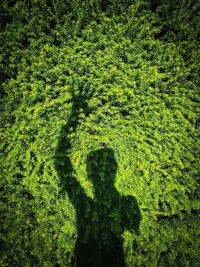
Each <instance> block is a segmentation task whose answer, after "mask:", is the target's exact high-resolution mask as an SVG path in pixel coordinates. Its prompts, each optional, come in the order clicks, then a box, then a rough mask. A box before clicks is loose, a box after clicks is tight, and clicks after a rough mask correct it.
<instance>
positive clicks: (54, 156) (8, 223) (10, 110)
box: [0, 0, 200, 266]
mask: <svg viewBox="0 0 200 267" xmlns="http://www.w3.org/2000/svg"><path fill="white" fill-rule="evenodd" d="M0 9H1V11H2V12H0V13H1V15H0V26H1V33H0V50H1V54H0V67H1V72H0V85H1V92H0V95H1V114H2V115H1V118H0V121H1V136H0V138H1V221H2V228H1V244H2V245H1V259H0V263H1V266H68V265H69V266H70V265H71V264H74V262H75V260H74V256H73V255H74V248H75V243H76V240H77V235H78V231H77V224H76V211H75V206H74V205H73V201H70V199H69V191H68V192H67V190H66V187H68V183H67V181H68V180H71V179H72V180H73V179H75V180H76V181H77V184H78V188H77V187H73V189H74V190H75V194H77V195H78V194H79V191H80V188H82V189H83V190H84V192H85V195H86V197H87V198H88V199H91V200H92V199H95V191H94V186H93V183H92V181H91V179H88V170H87V165H88V164H87V161H88V155H90V154H91V153H92V151H98V150H101V149H107V151H113V154H114V157H115V160H116V165H117V167H116V168H117V171H116V177H115V188H116V190H117V191H118V192H119V194H121V196H123V197H125V196H127V197H128V196H132V197H134V199H136V201H137V203H138V207H139V209H140V213H141V220H140V223H139V233H138V232H137V231H133V232H131V231H128V230H126V229H125V231H124V232H123V234H122V236H123V251H124V258H125V262H126V264H127V266H197V264H198V262H199V260H200V259H199V256H198V254H199V253H198V251H199V239H198V233H199V226H200V225H199V219H198V210H199V190H198V179H197V178H198V175H199V166H200V165H199V162H198V153H199V144H200V143H199V129H198V126H199V109H200V106H199V100H200V95H199V76H198V73H199V62H200V60H199V59H200V57H199V51H200V50H199V48H200V47H199V40H198V36H199V35H198V34H199V25H200V21H199V10H200V2H199V1H187V0H182V1H180V0H175V1H170V0H166V1H159V0H158V1H150V0H144V1H134V0H129V1H128V0H123V1H118V0H113V1H111V0H110V1H106V0H104V1H103V0H102V1H100V0H93V1H89V0H85V1H78V0H72V1H64V0H52V1H45V0H42V1H38V0H32V1H25V0H17V1H16V0H13V1H1V3H0ZM95 160H96V164H98V161H99V159H98V157H97V158H96V159H95V158H94V161H95ZM108 160H109V157H108V158H105V160H104V163H102V164H105V166H107V168H108V166H109V164H108V162H107V161H108ZM94 164H95V162H94ZM97 172H98V170H97ZM102 192H103V189H102ZM133 214H134V210H133ZM91 216H95V215H91ZM113 227H114V226H113ZM88 229H89V228H88ZM116 231H117V230H116ZM107 240H108V241H109V238H108V239H107Z"/></svg>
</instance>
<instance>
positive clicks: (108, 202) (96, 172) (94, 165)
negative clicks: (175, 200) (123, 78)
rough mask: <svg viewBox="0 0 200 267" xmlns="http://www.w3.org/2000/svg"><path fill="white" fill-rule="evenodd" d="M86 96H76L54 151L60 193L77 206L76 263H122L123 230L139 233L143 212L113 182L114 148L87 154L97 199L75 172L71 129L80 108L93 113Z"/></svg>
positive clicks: (99, 266)
mask: <svg viewBox="0 0 200 267" xmlns="http://www.w3.org/2000/svg"><path fill="white" fill-rule="evenodd" d="M85 100H87V99H86V98H81V94H80V95H79V96H78V97H73V106H72V112H71V116H70V118H69V120H68V123H67V124H66V125H65V126H64V127H63V128H62V129H61V132H60V138H59V142H58V147H57V149H56V153H55V167H56V170H57V172H58V175H59V177H60V193H61V195H63V194H65V193H66V191H67V193H68V196H69V199H70V201H71V202H72V204H73V205H74V208H75V210H76V219H77V230H78V239H77V242H76V246H75V253H74V254H75V262H76V266H77V267H103V266H104V267H108V266H109V267H110V266H115V267H123V266H125V262H124V256H123V248H122V245H123V242H122V233H123V231H124V230H129V231H130V232H135V233H138V231H139V224H140V221H141V214H140V210H139V206H138V203H137V200H136V199H135V198H134V197H132V196H127V197H123V196H121V195H120V194H119V192H118V191H117V190H116V188H115V186H114V182H115V174H116V171H117V162H116V160H115V157H114V153H113V150H111V149H109V148H103V149H99V150H96V151H92V152H91V153H90V154H89V155H88V157H87V174H88V179H89V180H91V181H92V184H93V186H94V194H95V198H94V200H93V199H91V198H89V197H88V196H87V195H86V193H85V191H84V189H83V188H82V186H81V185H80V183H79V182H78V181H77V179H76V178H75V177H74V176H73V168H72V164H71V161H70V150H71V144H70V141H69V140H70V133H71V132H75V131H76V128H77V125H78V115H79V112H80V110H81V111H84V113H85V114H86V115H88V114H89V113H90V111H89V110H88V108H87V104H86V101H85Z"/></svg>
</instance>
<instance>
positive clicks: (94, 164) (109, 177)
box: [87, 148, 117, 196]
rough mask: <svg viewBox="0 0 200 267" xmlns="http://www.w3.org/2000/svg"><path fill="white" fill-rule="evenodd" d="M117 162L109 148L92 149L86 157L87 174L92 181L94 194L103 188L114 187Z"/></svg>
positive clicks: (109, 188)
mask: <svg viewBox="0 0 200 267" xmlns="http://www.w3.org/2000/svg"><path fill="white" fill-rule="evenodd" d="M116 172H117V162H116V159H115V156H114V152H113V150H112V149H110V148H102V149H98V150H95V151H92V152H91V153H90V154H89V155H88V157H87V175H88V179H89V180H91V181H92V184H93V186H94V189H95V195H96V196H97V195H98V192H99V191H101V190H102V189H103V188H106V189H107V191H108V190H111V189H114V188H115V187H114V182H115V175H116Z"/></svg>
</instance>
